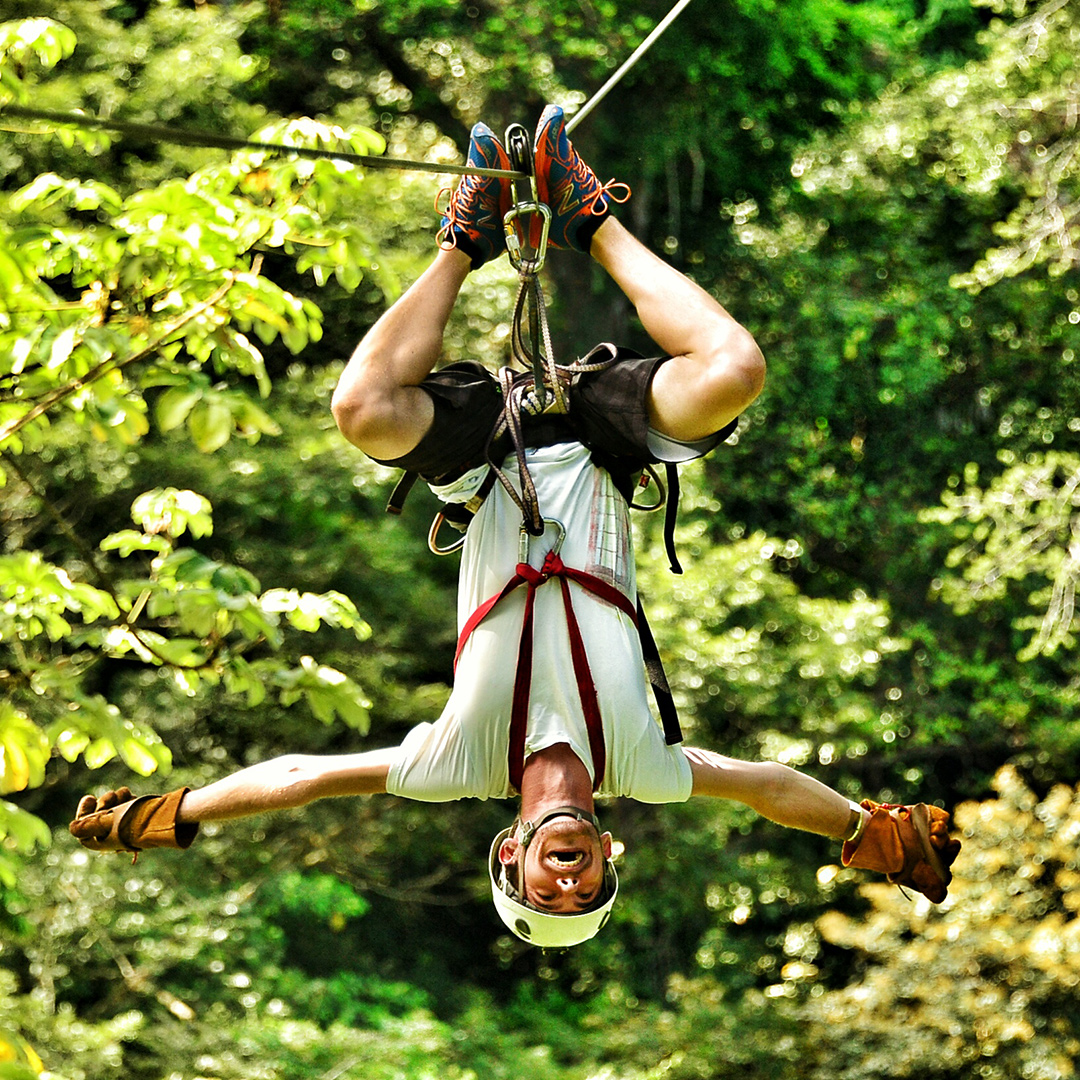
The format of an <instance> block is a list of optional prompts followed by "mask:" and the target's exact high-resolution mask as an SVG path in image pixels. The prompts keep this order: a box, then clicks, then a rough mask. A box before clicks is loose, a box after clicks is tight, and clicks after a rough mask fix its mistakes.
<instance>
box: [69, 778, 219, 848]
mask: <svg viewBox="0 0 1080 1080" xmlns="http://www.w3.org/2000/svg"><path fill="white" fill-rule="evenodd" d="M188 790H189V789H188V788H186V787H185V788H178V789H177V790H176V791H170V792H169V794H168V795H140V796H139V797H138V798H135V797H134V796H133V795H132V794H131V790H130V789H129V788H126V787H122V788H117V789H116V791H106V792H105V794H104V795H102V796H101V797H100V798H95V797H94V796H93V795H84V796H83V797H82V798H81V799H80V800H79V808H78V809H77V810H76V811H75V820H74V821H73V822H71V824H70V825H68V831H69V832H70V833H71V835H72V836H74V837H75V839H76V840H78V841H79V843H80V844H82V846H83V847H87V848H89V849H90V850H91V851H133V852H140V851H143V850H144V849H146V848H187V847H190V846H191V843H192V841H193V840H194V839H195V836H196V834H197V833H198V831H199V826H198V824H197V823H196V824H183V823H181V822H179V821H177V820H176V815H177V814H178V813H179V811H180V800H181V799H183V797H184V796H185V795H186V794H187V792H188Z"/></svg>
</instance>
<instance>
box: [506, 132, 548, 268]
mask: <svg viewBox="0 0 1080 1080" xmlns="http://www.w3.org/2000/svg"><path fill="white" fill-rule="evenodd" d="M505 142H506V153H507V156H508V157H509V158H510V165H511V167H512V168H513V169H514V170H515V171H517V172H520V173H524V174H525V179H523V180H517V181H514V186H513V191H514V205H513V206H512V207H511V208H510V209H509V210H508V211H507V212H506V215H505V216H504V217H503V232H504V233H505V234H506V252H507V254H508V255H509V256H510V264H511V266H513V268H514V269H515V270H517V271H518V273H525V274H537V273H539V272H540V269H541V267H543V265H544V259H545V258H546V257H547V243H548V232H549V231H550V228H551V208H550V207H549V206H547V205H546V204H545V203H542V202H541V201H540V197H539V195H538V194H537V189H536V169H535V166H534V162H533V151H532V144H531V143H530V142H529V133H528V132H527V131H526V130H525V129H524V128H523V127H522V126H521V124H511V125H510V126H509V127H508V128H507V129H506V139H505ZM536 217H538V218H539V219H540V226H539V238H538V239H537V241H536V243H535V244H533V243H532V242H531V238H532V235H533V218H536ZM519 218H525V219H526V220H525V221H524V223H523V228H522V229H521V230H520V233H519V229H518V227H517V225H518V219H519Z"/></svg>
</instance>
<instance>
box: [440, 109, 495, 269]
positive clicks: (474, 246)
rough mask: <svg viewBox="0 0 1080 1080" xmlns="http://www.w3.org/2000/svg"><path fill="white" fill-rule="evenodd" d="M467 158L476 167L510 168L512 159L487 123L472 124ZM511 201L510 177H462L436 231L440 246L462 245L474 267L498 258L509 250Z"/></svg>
mask: <svg viewBox="0 0 1080 1080" xmlns="http://www.w3.org/2000/svg"><path fill="white" fill-rule="evenodd" d="M465 161H466V164H467V165H472V166H475V167H476V168H481V169H506V170H507V171H509V170H510V159H509V157H507V154H506V151H505V150H504V149H503V145H502V143H500V142H499V140H498V139H497V138H496V137H495V132H493V131H492V130H491V128H489V127H488V126H487V124H476V125H475V126H474V127H473V129H472V136H471V138H470V139H469V154H468V157H467V158H466V159H465ZM444 190H445V189H444ZM441 194H442V192H440V195H441ZM512 201H513V200H512V197H511V193H510V181H509V179H507V178H505V177H497V176H471V175H469V176H463V177H462V178H461V183H459V184H458V186H457V189H456V190H455V191H454V193H453V194H452V195H451V196H450V204H449V205H448V206H447V208H446V213H445V214H443V216H442V222H441V224H440V226H439V231H438V232H437V233H436V234H435V238H436V240H438V242H439V247H441V248H455V247H456V248H459V249H460V250H461V251H463V252H464V253H465V254H466V255H468V256H469V258H470V259H471V260H472V268H473V269H474V270H477V269H479V268H480V267H481V266H483V265H484V263H486V262H488V261H489V260H490V259H497V258H498V257H499V256H500V255H501V254H502V253H503V252H504V251H505V250H506V236H505V233H504V232H503V217H504V215H505V214H506V212H507V211H508V210H509V209H510V205H511V203H512Z"/></svg>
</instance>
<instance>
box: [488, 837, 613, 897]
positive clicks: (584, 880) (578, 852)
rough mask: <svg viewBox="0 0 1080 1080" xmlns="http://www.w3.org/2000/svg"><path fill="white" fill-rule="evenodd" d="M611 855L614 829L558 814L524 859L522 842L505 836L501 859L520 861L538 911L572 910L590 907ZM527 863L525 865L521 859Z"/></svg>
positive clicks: (528, 894)
mask: <svg viewBox="0 0 1080 1080" xmlns="http://www.w3.org/2000/svg"><path fill="white" fill-rule="evenodd" d="M610 856H611V833H600V834H597V831H596V829H595V828H593V826H592V825H591V824H590V823H589V822H587V821H578V820H576V819H575V818H572V817H557V818H552V819H551V821H548V822H545V823H544V824H543V825H541V826H540V828H539V829H538V830H537V831H536V834H535V835H534V836H533V838H532V840H531V841H530V843H529V846H528V848H527V849H526V850H525V853H524V860H522V849H521V842H520V841H519V840H518V839H517V838H516V837H513V836H510V837H507V838H506V839H505V840H504V841H503V842H502V846H501V847H500V848H499V861H500V862H502V863H503V864H504V865H506V866H508V867H509V866H510V864H516V867H517V872H518V875H519V881H520V876H521V875H522V874H524V887H523V889H522V891H523V892H524V895H525V899H526V901H527V902H528V903H529V904H531V905H532V906H533V907H535V908H537V909H539V910H540V911H550V912H553V913H557V914H573V913H574V912H578V911H584V910H586V909H587V908H590V907H592V905H593V904H594V903H595V902H596V899H597V897H598V896H599V895H600V891H601V888H602V887H603V884H604V863H605V860H606V859H608V858H610ZM522 863H524V865H522Z"/></svg>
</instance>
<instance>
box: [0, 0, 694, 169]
mask: <svg viewBox="0 0 1080 1080" xmlns="http://www.w3.org/2000/svg"><path fill="white" fill-rule="evenodd" d="M689 3H690V0H678V2H677V3H676V4H675V6H674V7H673V8H672V9H671V11H669V12H668V13H667V15H665V16H664V18H663V19H661V21H660V22H659V23H657V25H656V27H655V28H654V29H653V31H652V33H651V34H649V36H648V37H647V38H646V39H645V40H644V41H643V42H642V43H641V44H640V45H639V46H638V47H637V48H636V49H635V50H634V52H633V53H632V54H631V56H630V58H629V59H628V60H627V61H626V62H625V63H624V64H623V65H622V66H621V67H620V68H619V70H618V71H616V72H615V73H614V74H613V75H612V76H611V78H610V79H608V81H607V82H606V83H604V85H603V86H602V87H600V89H599V90H598V91H597V92H596V93H595V94H594V95H593V96H592V97H591V98H590V99H589V100H588V101H587V102H586V103H585V105H584V106H583V107H582V108H581V109H580V110H579V111H578V112H577V113H575V114H574V115H573V116H572V117H570V119H569V120H568V121H567V122H566V130H567V132H568V133H569V132H571V131H573V130H574V128H576V127H577V126H578V124H580V123H581V121H582V120H584V119H585V117H586V116H588V115H589V113H591V112H592V111H593V109H595V108H596V106H597V105H599V104H600V102H601V101H603V100H604V98H605V97H607V95H608V93H609V92H610V91H611V90H612V89H613V88H614V87H615V85H616V84H617V83H618V82H619V81H620V80H621V79H622V77H623V76H624V75H625V74H626V73H627V72H628V71H629V70H630V69H631V68H632V67H633V66H634V65H635V64H636V63H637V62H638V61H639V60H640V59H641V57H642V56H644V55H645V53H646V52H647V51H648V50H649V48H651V46H652V44H653V42H655V41H656V40H657V38H659V37H660V35H661V34H662V33H663V32H664V31H665V30H666V29H667V28H668V27H669V26H670V25H671V24H672V23H673V22H674V21H675V19H676V18H677V17H678V15H679V13H680V12H681V11H682V10H683V8H685V7H686V5H687V4H689ZM4 116H14V117H19V118H20V119H23V120H40V121H45V122H47V123H50V124H68V125H73V126H75V127H82V128H95V129H98V130H102V131H114V132H116V133H117V134H120V135H135V136H139V137H142V138H147V139H151V140H153V141H156V142H166V143H178V144H181V145H187V146H209V147H215V148H217V149H221V150H262V151H266V152H269V153H276V154H294V155H295V156H297V157H303V158H313V159H316V160H331V161H345V162H349V163H350V164H354V165H363V166H365V167H366V168H369V169H401V170H405V171H412V172H432V173H443V174H446V173H450V174H453V175H455V176H490V177H497V178H499V179H502V178H505V179H508V180H523V179H526V174H525V173H522V172H519V171H516V170H511V169H487V168H483V167H480V166H472V165H451V164H448V163H444V164H436V163H433V162H429V161H409V160H405V159H402V158H388V157H377V156H372V155H369V154H351V153H346V152H344V151H338V150H314V149H311V148H309V147H306V146H285V145H283V144H280V143H268V142H258V141H256V140H254V139H241V138H237V137H235V136H232V135H216V134H214V133H213V132H210V131H192V130H189V129H184V128H174V127H167V126H166V125H164V124H135V123H131V122H129V121H126V120H106V119H104V118H103V117H99V116H88V115H86V114H85V113H74V112H73V113H65V112H56V111H55V110H52V109H35V108H32V107H30V106H28V105H15V104H12V103H9V104H6V105H0V120H2V119H3V117H4Z"/></svg>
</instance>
